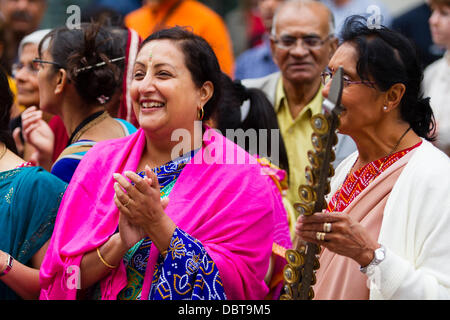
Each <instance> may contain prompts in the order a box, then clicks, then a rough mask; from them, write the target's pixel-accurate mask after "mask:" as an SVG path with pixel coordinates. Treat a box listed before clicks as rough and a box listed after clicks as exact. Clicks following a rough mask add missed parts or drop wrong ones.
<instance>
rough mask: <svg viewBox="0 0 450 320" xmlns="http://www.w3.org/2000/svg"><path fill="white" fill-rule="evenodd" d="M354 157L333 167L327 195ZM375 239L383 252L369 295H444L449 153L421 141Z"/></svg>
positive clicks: (447, 288)
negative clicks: (333, 172)
mask: <svg viewBox="0 0 450 320" xmlns="http://www.w3.org/2000/svg"><path fill="white" fill-rule="evenodd" d="M357 156H358V154H357V152H355V153H354V154H352V155H350V156H349V157H348V158H347V159H345V160H344V161H343V162H342V163H341V165H340V166H339V167H338V168H337V170H336V174H335V176H334V179H333V180H332V184H331V189H332V190H331V193H330V194H334V193H335V191H336V190H337V188H338V187H339V186H340V185H341V183H342V182H343V180H344V179H345V176H346V175H347V172H348V171H349V170H350V168H351V166H352V165H353V163H354V162H355V160H356V158H357ZM378 242H379V243H380V244H382V245H384V246H385V248H386V257H385V259H384V260H383V262H381V263H380V264H379V265H378V266H377V267H376V268H375V272H374V273H373V274H372V275H370V276H369V279H370V281H371V287H370V299H450V158H449V157H447V155H445V154H444V153H443V152H441V151H440V150H438V149H437V148H436V147H434V146H433V145H432V144H431V143H429V142H427V141H425V140H423V142H422V144H421V145H420V146H419V147H418V148H417V149H416V150H415V152H414V154H413V155H412V157H411V159H410V160H409V162H408V163H407V164H406V166H405V168H404V169H403V171H402V173H401V174H400V176H399V178H398V180H397V182H396V183H395V185H394V187H393V189H392V191H391V194H390V195H389V198H388V201H387V203H386V207H385V209H384V216H383V221H382V224H381V230H380V234H379V237H378Z"/></svg>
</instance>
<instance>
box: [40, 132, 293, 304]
mask: <svg viewBox="0 0 450 320" xmlns="http://www.w3.org/2000/svg"><path fill="white" fill-rule="evenodd" d="M145 139H146V138H145V134H144V132H143V130H142V129H140V130H138V131H137V132H136V133H135V134H133V135H130V136H128V137H124V138H121V139H115V140H109V141H103V142H99V143H97V144H96V145H95V146H94V147H93V148H92V149H91V150H90V151H89V152H88V153H87V154H86V155H85V157H84V158H83V160H82V161H81V163H80V165H79V166H78V168H77V170H76V172H75V174H74V176H73V178H72V180H71V183H70V185H69V186H68V188H67V191H66V194H65V195H64V198H63V201H62V203H61V207H60V210H59V212H58V216H57V219H56V224H55V229H54V233H53V236H52V239H51V242H50V246H49V248H48V251H47V254H46V256H45V258H44V261H43V263H42V266H41V271H40V281H41V288H42V290H41V295H40V298H41V299H76V288H75V285H74V283H75V284H76V281H75V282H74V281H73V279H74V276H73V275H74V274H75V272H76V271H77V270H79V269H77V267H79V265H80V262H81V259H82V257H83V254H84V253H86V252H89V251H91V250H94V249H95V248H96V247H98V246H100V245H102V244H103V243H104V242H105V241H107V240H108V238H109V236H110V235H111V234H113V233H114V232H115V230H116V228H117V225H118V219H119V212H118V209H117V208H116V206H115V205H114V202H113V196H114V189H113V183H114V180H113V177H112V175H113V173H115V172H119V173H123V172H124V171H126V170H130V171H136V168H137V165H138V163H139V160H140V157H141V154H142V151H143V149H144V146H145ZM203 140H204V146H203V147H202V149H201V150H200V151H199V152H197V153H196V155H195V156H194V158H193V159H192V160H191V162H190V163H189V164H187V165H186V167H185V168H184V169H183V171H182V173H181V174H180V176H179V178H178V180H177V182H176V184H175V186H174V188H173V190H172V192H171V195H170V202H169V205H168V207H167V208H166V213H167V214H168V215H169V216H170V217H171V218H172V219H173V221H174V222H175V223H176V224H177V226H178V227H179V228H181V229H182V230H184V231H185V232H188V233H189V234H190V235H192V236H193V237H195V238H197V239H198V240H200V241H201V242H202V244H203V245H204V247H205V249H206V250H207V252H208V253H209V255H210V256H211V258H212V259H213V260H214V262H215V263H216V265H217V267H218V269H219V273H220V276H221V278H222V281H223V284H224V288H225V293H226V295H227V298H228V299H262V298H264V296H265V295H266V294H267V292H268V288H267V286H266V284H265V283H264V276H265V274H266V272H267V270H268V266H269V258H270V255H271V249H272V244H273V241H274V239H276V242H278V243H277V244H278V245H280V246H283V247H285V248H288V247H290V240H289V228H288V225H287V218H286V212H285V210H284V207H283V204H282V200H281V196H280V194H279V192H278V190H277V188H276V186H275V184H274V183H273V182H272V181H271V179H270V177H268V176H267V175H263V174H261V167H260V166H259V165H258V164H256V160H254V159H253V158H252V157H251V156H250V155H248V154H247V153H246V152H245V151H244V150H242V149H241V148H239V147H238V146H236V145H235V144H234V143H232V142H231V141H229V140H227V139H225V138H224V137H223V136H222V135H220V134H218V133H217V132H215V131H214V130H211V129H207V130H206V132H205V134H204V136H203ZM224 148H225V149H224ZM230 151H231V153H233V154H235V155H236V156H237V157H238V159H239V157H241V158H240V159H242V158H245V159H246V161H247V164H221V162H222V163H226V160H227V159H225V157H226V156H227V157H229V156H230ZM211 156H212V157H213V158H214V159H215V162H214V163H211V162H212V161H211ZM248 161H252V163H255V164H248ZM275 225H276V226H277V230H274V226H275ZM275 231H276V232H275ZM157 254H158V251H157V249H156V247H152V250H151V254H150V258H149V262H148V267H147V272H146V277H145V280H144V286H143V293H142V296H143V297H146V294H147V293H148V292H149V290H150V286H151V277H152V275H153V268H154V263H155V261H156V257H157ZM149 268H151V269H150V270H151V271H149ZM126 280H127V279H126V272H125V267H124V265H123V263H121V265H120V266H119V268H117V269H114V270H113V271H112V272H111V273H110V274H109V275H108V276H107V277H105V278H104V279H103V280H102V281H101V291H102V299H116V297H117V294H118V293H119V292H120V290H121V289H122V288H123V287H124V286H125V284H126Z"/></svg>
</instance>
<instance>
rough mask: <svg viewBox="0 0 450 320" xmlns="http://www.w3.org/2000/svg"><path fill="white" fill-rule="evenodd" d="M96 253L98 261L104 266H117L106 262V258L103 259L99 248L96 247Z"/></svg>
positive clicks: (111, 267) (113, 267)
mask: <svg viewBox="0 0 450 320" xmlns="http://www.w3.org/2000/svg"><path fill="white" fill-rule="evenodd" d="M97 255H98V257H99V258H100V261H101V262H102V263H103V264H104V265H105V266H107V267H108V268H110V269H115V268H117V267H118V266H113V265H111V264H109V263H108V262H106V260H105V259H103V257H102V255H101V254H100V249H99V248H98V247H97Z"/></svg>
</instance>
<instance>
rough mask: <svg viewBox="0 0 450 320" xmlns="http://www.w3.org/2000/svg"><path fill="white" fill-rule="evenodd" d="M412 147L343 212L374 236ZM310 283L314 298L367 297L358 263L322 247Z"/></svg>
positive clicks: (367, 288) (342, 298) (367, 293)
mask: <svg viewBox="0 0 450 320" xmlns="http://www.w3.org/2000/svg"><path fill="white" fill-rule="evenodd" d="M414 152H415V150H413V151H411V152H409V153H408V154H406V155H405V156H403V157H402V158H401V159H399V160H398V161H397V162H395V163H394V164H393V165H392V166H390V167H389V168H388V169H386V171H384V172H383V173H382V174H380V176H379V177H378V178H376V179H375V180H373V181H372V183H371V184H369V185H368V186H367V187H366V188H365V189H364V190H363V191H362V192H361V193H360V194H359V195H358V196H357V197H356V198H355V199H354V200H353V201H352V203H350V204H349V206H348V207H347V208H346V209H345V210H344V211H343V214H348V215H349V216H351V217H352V218H353V219H354V220H355V221H356V222H359V223H361V225H362V226H363V227H364V228H365V229H366V230H367V232H368V233H369V235H370V236H371V237H372V238H373V239H378V235H379V233H380V228H381V223H382V220H383V212H384V207H385V206H386V202H387V200H388V198H389V195H390V192H391V190H392V188H393V187H394V185H395V183H396V181H397V179H398V177H399V176H400V174H401V172H402V171H403V169H404V167H405V165H406V164H407V163H408V161H409V159H410V158H411V156H412V154H413V153H414ZM319 262H320V269H319V270H318V271H317V274H316V276H317V284H316V285H315V286H314V292H315V298H314V299H317V300H368V299H369V286H368V279H367V276H366V275H364V274H363V273H361V272H360V271H359V268H360V266H359V264H358V263H357V262H356V261H354V260H352V259H350V258H347V257H344V256H341V255H338V254H336V253H334V252H331V251H329V250H328V249H324V250H323V252H322V254H321V256H320V259H319Z"/></svg>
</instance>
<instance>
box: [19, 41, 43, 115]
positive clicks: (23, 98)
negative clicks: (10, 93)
mask: <svg viewBox="0 0 450 320" xmlns="http://www.w3.org/2000/svg"><path fill="white" fill-rule="evenodd" d="M37 56H38V49H37V45H36V44H32V43H29V44H26V45H25V46H24V47H23V49H22V52H21V54H20V57H19V63H17V64H15V65H13V73H14V78H15V79H16V84H17V102H18V103H19V105H23V106H25V107H31V106H37V107H39V82H38V77H37V74H38V71H39V70H38V68H37V65H36V64H35V63H33V59H34V58H36V57H37Z"/></svg>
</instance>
